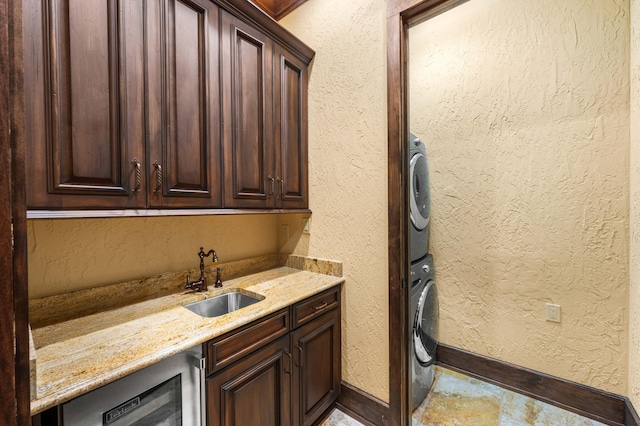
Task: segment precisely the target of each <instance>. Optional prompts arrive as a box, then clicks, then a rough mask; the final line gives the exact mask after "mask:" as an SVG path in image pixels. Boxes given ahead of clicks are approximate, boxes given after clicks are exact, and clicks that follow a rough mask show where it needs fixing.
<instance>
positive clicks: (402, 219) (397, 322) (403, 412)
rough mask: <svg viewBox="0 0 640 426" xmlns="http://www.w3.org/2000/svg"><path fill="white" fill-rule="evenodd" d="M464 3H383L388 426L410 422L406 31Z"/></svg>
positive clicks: (427, 0) (455, 0) (460, 0)
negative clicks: (384, 32)
mask: <svg viewBox="0 0 640 426" xmlns="http://www.w3.org/2000/svg"><path fill="white" fill-rule="evenodd" d="M466 1H468V0H387V121H388V127H387V136H388V154H387V155H388V174H389V175H388V194H389V195H388V198H389V201H388V220H389V424H390V425H391V426H409V425H410V424H411V393H410V389H411V387H410V378H409V374H410V373H411V369H410V363H409V354H410V353H411V352H410V342H411V339H410V336H409V331H410V330H409V301H410V297H409V278H408V277H409V267H410V265H409V228H408V223H409V220H408V218H409V197H408V194H407V188H408V183H409V176H408V174H409V170H408V167H407V166H408V161H406V158H407V154H408V152H407V151H408V149H407V146H408V144H407V143H405V141H406V140H407V138H408V137H409V130H408V123H407V120H408V117H409V91H408V86H409V80H408V71H407V62H408V59H409V58H408V54H407V47H408V29H409V26H411V25H412V24H416V23H418V22H421V21H424V20H426V19H429V18H432V17H434V16H436V15H439V14H441V13H443V12H446V11H447V10H449V9H452V8H453V7H455V6H458V5H459V4H462V3H464V2H466Z"/></svg>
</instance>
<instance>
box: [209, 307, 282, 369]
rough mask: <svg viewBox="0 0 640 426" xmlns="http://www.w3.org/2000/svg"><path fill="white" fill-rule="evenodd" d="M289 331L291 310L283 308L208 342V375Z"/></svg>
mask: <svg viewBox="0 0 640 426" xmlns="http://www.w3.org/2000/svg"><path fill="white" fill-rule="evenodd" d="M288 332H289V311H288V310H287V309H283V310H281V311H279V312H276V313H275V314H273V315H270V316H269V317H267V318H264V319H261V320H259V321H258V322H254V323H251V324H249V325H248V326H246V327H244V328H241V329H240V330H238V331H232V332H231V333H227V334H225V335H223V336H221V337H218V338H216V339H213V340H211V341H209V342H207V343H206V358H207V375H209V374H211V373H213V372H215V371H217V370H219V369H221V368H224V367H226V366H227V365H229V364H231V363H233V362H234V361H237V360H239V359H240V358H242V357H243V356H245V355H247V354H249V353H251V352H253V351H254V350H256V349H258V348H260V347H261V346H263V345H266V344H267V343H269V342H272V341H274V340H276V339H277V338H279V337H281V336H284V335H285V334H287V333H288Z"/></svg>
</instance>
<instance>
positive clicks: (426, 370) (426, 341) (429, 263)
mask: <svg viewBox="0 0 640 426" xmlns="http://www.w3.org/2000/svg"><path fill="white" fill-rule="evenodd" d="M438 316H439V307H438V291H437V288H436V284H435V273H434V268H433V256H431V255H430V254H427V256H426V257H425V258H424V259H423V260H422V261H420V262H415V263H414V264H412V265H411V317H410V320H411V321H412V324H411V393H412V409H415V408H416V407H417V406H418V405H420V403H421V402H422V401H423V400H424V398H425V397H426V396H427V393H429V389H430V388H431V385H432V384H433V378H434V375H435V370H434V365H435V361H436V350H437V348H438V342H437V340H438Z"/></svg>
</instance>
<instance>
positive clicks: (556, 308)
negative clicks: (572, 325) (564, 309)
mask: <svg viewBox="0 0 640 426" xmlns="http://www.w3.org/2000/svg"><path fill="white" fill-rule="evenodd" d="M547 321H552V322H560V305H554V304H553V303H547Z"/></svg>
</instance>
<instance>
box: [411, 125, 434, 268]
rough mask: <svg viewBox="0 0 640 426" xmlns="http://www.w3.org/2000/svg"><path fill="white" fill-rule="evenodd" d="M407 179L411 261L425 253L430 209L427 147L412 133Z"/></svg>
mask: <svg viewBox="0 0 640 426" xmlns="http://www.w3.org/2000/svg"><path fill="white" fill-rule="evenodd" d="M409 179H410V182H409V192H410V193H409V218H410V222H411V225H410V226H409V228H410V233H409V242H410V246H411V247H410V248H411V250H410V257H411V263H413V262H416V261H418V260H420V259H422V258H424V257H425V256H426V255H427V251H428V248H429V215H430V211H431V197H430V193H429V169H428V167H427V149H426V147H425V145H424V143H423V142H422V141H421V140H420V139H419V138H417V137H416V136H415V135H414V134H413V133H411V134H410V136H409Z"/></svg>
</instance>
